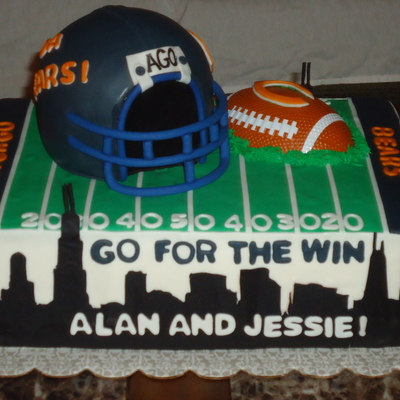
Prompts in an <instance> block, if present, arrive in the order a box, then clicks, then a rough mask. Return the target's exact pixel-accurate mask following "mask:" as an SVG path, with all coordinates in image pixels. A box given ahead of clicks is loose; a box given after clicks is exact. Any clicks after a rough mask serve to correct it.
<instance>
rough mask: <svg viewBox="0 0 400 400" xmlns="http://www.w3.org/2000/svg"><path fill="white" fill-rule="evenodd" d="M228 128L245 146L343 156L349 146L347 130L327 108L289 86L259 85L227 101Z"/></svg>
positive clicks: (280, 83)
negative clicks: (332, 151) (337, 152)
mask: <svg viewBox="0 0 400 400" xmlns="http://www.w3.org/2000/svg"><path fill="white" fill-rule="evenodd" d="M228 110H229V111H228V114H229V128H230V129H232V131H233V134H234V135H235V136H239V137H241V138H242V139H247V140H248V141H249V146H251V147H255V148H261V147H266V146H273V147H280V148H281V149H282V151H283V152H284V153H286V152H288V151H290V150H299V151H301V152H303V153H307V152H309V151H310V150H326V149H328V150H334V151H341V152H345V151H347V150H348V148H349V146H353V145H354V142H353V138H352V134H351V131H350V129H349V127H348V126H347V125H346V123H345V122H344V121H343V119H342V117H341V116H340V115H339V114H338V113H337V112H336V111H335V110H334V109H333V108H332V107H330V106H329V105H328V104H326V103H325V102H323V101H322V100H320V99H318V98H316V97H314V95H313V94H312V93H311V92H310V91H309V90H307V89H306V88H304V87H302V86H300V85H297V84H296V83H293V82H285V81H260V82H255V83H254V85H253V87H251V88H247V89H243V90H240V91H238V92H236V93H234V94H233V95H231V96H230V97H229V99H228Z"/></svg>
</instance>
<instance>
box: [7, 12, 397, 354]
mask: <svg viewBox="0 0 400 400" xmlns="http://www.w3.org/2000/svg"><path fill="white" fill-rule="evenodd" d="M138 15H139V16H140V21H142V22H141V23H142V24H141V25H140V30H139V31H140V34H141V33H142V32H146V33H148V29H149V27H151V26H154V20H153V19H155V20H156V21H157V24H156V25H157V33H156V34H154V35H150V39H149V41H150V42H151V43H150V45H151V46H153V47H148V46H149V43H145V41H142V44H141V46H144V47H147V49H145V48H140V49H135V51H137V52H138V53H137V54H141V56H140V57H136V55H137V54H136V53H134V52H130V53H126V54H124V57H123V58H124V64H123V65H124V68H125V70H124V72H123V74H122V77H121V75H119V78H116V77H114V76H111V78H110V79H109V82H108V85H106V86H107V89H106V94H107V96H106V100H105V102H104V103H102V102H101V101H100V97H101V96H100V94H104V93H102V92H101V91H100V90H97V89H96V90H94V89H93V87H94V86H96V84H98V85H99V86H101V84H102V83H104V79H105V78H104V77H105V76H107V74H106V75H104V76H103V75H102V74H103V73H106V72H108V73H111V72H112V71H113V70H111V69H110V68H111V67H113V68H115V71H117V72H118V71H119V70H118V68H119V67H118V66H117V63H116V62H113V61H112V57H107V60H106V61H104V64H101V66H100V67H99V68H100V69H96V68H97V61H93V62H92V59H91V57H90V56H91V55H93V54H94V53H93V54H89V53H90V51H89V50H88V49H90V47H91V46H94V43H101V44H104V46H105V47H106V48H107V46H111V44H113V45H115V42H113V40H112V38H110V39H109V40H108V39H107V40H106V39H104V40H100V39H99V38H98V37H97V36H96V35H95V34H94V33H95V32H96V30H97V27H96V26H97V23H98V21H100V22H101V26H102V27H104V25H105V24H106V25H107V24H110V25H111V26H113V27H117V28H118V29H117V34H118V35H120V37H124V35H123V32H120V31H119V29H122V28H120V27H121V26H123V27H124V28H126V27H127V26H128V28H129V31H130V32H131V33H132V35H135V34H137V31H136V27H135V26H133V25H129V24H130V21H131V18H132V19H133V20H135V18H137V16H138ZM122 20H123V21H125V23H121V21H122ZM150 21H152V22H151V24H150ZM149 24H150V25H149ZM164 24H165V25H164ZM171 24H172V25H173V28H170V27H171ZM160 26H161V27H163V26H164V27H168V29H172V31H171V32H174V33H173V34H171V38H167V39H166V36H165V35H164V34H163V30H162V28H160ZM85 27H86V28H87V29H84V28H85ZM158 29H160V31H158ZM105 31H106V32H108V30H107V29H106V30H105ZM181 31H182V28H181V27H179V26H178V25H177V24H175V23H173V22H172V21H170V20H168V19H166V18H165V17H163V16H160V15H159V14H155V13H153V12H148V11H145V10H138V9H126V8H124V7H106V8H103V9H99V10H97V11H95V12H94V13H92V14H89V16H86V17H83V19H81V20H78V21H77V22H75V23H73V24H72V25H70V26H69V27H67V28H66V29H65V30H64V31H62V32H61V33H60V34H59V35H57V36H56V37H54V38H53V39H50V40H49V41H47V42H46V44H45V46H44V47H43V49H42V50H41V52H40V55H39V57H41V63H42V64H41V65H40V66H39V70H38V71H37V73H36V75H35V83H34V101H33V102H32V101H30V100H29V99H3V100H0V288H1V300H0V338H1V339H0V344H1V345H2V346H24V347H25V346H28V347H73V348H96V349H101V348H128V349H255V348H268V347H302V348H309V347H326V348H335V347H336V348H346V347H349V346H351V347H385V346H399V345H400V335H399V333H400V300H399V292H400V262H399V260H400V246H399V244H400V240H399V239H400V236H399V234H400V230H399V228H400V214H399V213H398V209H399V206H400V204H399V203H400V200H399V199H400V196H399V189H400V185H399V182H398V179H399V177H398V176H399V175H400V157H399V149H398V140H399V137H400V136H399V135H400V132H399V118H398V115H397V113H396V112H395V109H394V108H393V106H392V105H391V104H390V103H389V102H387V101H385V100H380V99H349V98H345V99H330V100H324V104H326V105H329V107H332V109H333V110H335V111H334V112H335V113H336V112H337V113H338V115H340V117H341V118H342V120H343V121H345V122H346V124H345V125H346V129H350V130H351V135H352V136H351V137H348V136H346V135H347V133H346V134H345V135H344V137H346V141H347V144H348V146H349V147H357V146H356V145H355V143H356V141H354V138H355V137H356V136H357V135H358V134H360V135H361V136H362V141H364V142H365V144H366V145H367V148H368V149H369V150H368V151H370V154H367V153H366V152H361V153H362V155H360V153H357V154H356V155H355V156H354V155H353V157H351V158H350V159H348V158H346V157H345V156H342V154H346V153H347V152H346V151H337V150H329V151H333V152H335V153H340V154H339V155H338V156H337V157H336V156H335V155H333V156H332V154H331V153H329V152H326V151H325V150H323V149H322V150H321V149H317V150H311V151H309V152H307V154H301V155H300V156H299V155H298V150H296V149H294V150H293V151H294V152H295V153H293V152H292V151H287V152H286V153H285V152H284V153H285V154H284V155H283V156H282V154H281V153H282V151H281V152H280V153H279V151H278V150H281V149H279V148H277V147H274V148H273V152H274V153H276V152H277V151H278V153H279V155H278V156H277V157H275V159H274V160H272V159H271V158H270V155H268V156H267V158H268V159H266V156H265V154H264V152H262V153H260V152H258V153H257V152H256V153H257V154H258V155H255V153H254V152H253V151H251V152H250V153H251V154H250V155H249V154H248V153H249V152H246V151H242V150H243V149H246V148H248V143H247V142H246V143H245V144H244V145H243V143H242V142H245V139H243V138H238V137H235V124H236V122H235V120H234V117H233V115H232V114H233V111H232V109H231V110H229V112H228V104H229V102H228V101H227V99H226V98H225V95H224V94H223V92H222V90H221V89H220V88H219V86H218V85H217V84H216V83H215V82H213V80H212V75H211V69H212V59H211V57H210V56H209V54H208V52H207V50H206V48H205V45H204V43H203V42H202V41H201V40H200V39H199V38H198V37H197V36H196V35H195V34H193V33H187V32H186V31H185V32H184V33H183V39H182V36H181ZM85 32H89V34H88V35H87V36H85V35H86V33H85ZM70 37H72V38H73V40H72V42H69V41H68V40H69V38H70ZM160 37H161V39H160ZM172 38H173V39H174V40H177V41H178V42H179V45H176V44H175V42H174V41H172V42H171V43H165V41H166V40H167V41H168V40H172ZM176 38H178V39H176ZM94 39H96V40H97V41H94ZM77 40H80V41H81V44H82V46H81V47H80V48H79V51H78V53H74V57H73V58H71V57H72V56H71V54H73V50H74V46H73V43H75V45H76V41H77ZM74 41H75V42H74ZM143 43H144V44H143ZM87 44H88V46H89V47H86V50H85V51H83V50H82V49H84V48H85V46H86V45H87ZM64 46H65V47H64ZM166 46H170V47H166ZM121 49H123V45H122V44H121V46H120V47H119V49H117V50H115V51H116V53H118V51H121V52H123V51H125V50H121ZM192 49H194V50H192ZM110 51H111V50H110ZM144 51H147V53H143V52H144ZM97 53H98V52H96V54H94V55H95V56H96V57H97V56H98V54H97ZM105 54H106V55H108V52H107V51H106V52H105ZM143 54H145V55H146V54H147V56H146V57H144V58H143ZM126 56H129V57H126ZM161 56H162V57H164V58H162V59H158V61H157V57H161ZM165 57H167V58H168V60H167V58H165ZM110 59H111V61H110ZM178 59H179V60H180V61H179V62H180V63H181V65H179V66H178V62H177V60H178ZM143 60H144V61H143ZM192 60H194V61H193V62H194V64H192ZM70 62H73V63H72V64H71V63H70ZM146 62H150V64H148V65H147V67H148V69H147V72H148V70H149V67H153V68H156V69H158V71H159V72H160V71H161V72H160V73H159V74H158V75H157V74H155V75H151V74H150V75H148V74H147V73H146V68H143V65H142V64H141V63H146ZM197 62H199V64H197ZM109 63H111V65H110V64H109ZM113 63H114V64H113ZM154 63H155V64H157V66H156V65H155V64H154ZM167 64H168V66H166V67H165V68H166V69H168V71H163V68H164V67H163V65H167ZM173 64H175V65H173ZM188 64H189V67H190V68H188ZM200 66H201V68H200ZM170 68H171V69H172V70H170ZM176 68H177V69H176ZM178 69H179V71H178ZM132 71H133V72H132ZM135 71H136V73H137V74H138V75H139V77H138V78H137V77H136V78H137V79H136V78H135V77H134V73H135ZM203 71H204V72H203ZM164 72H166V74H167V75H168V80H172V81H174V83H177V84H178V85H177V87H179V88H181V87H182V86H183V85H186V86H188V85H190V82H192V80H195V79H197V78H195V77H197V76H198V77H199V79H200V82H201V84H199V85H198V87H200V86H201V89H198V88H197V86H196V85H192V90H194V91H195V92H196V93H197V94H196V96H195V97H196V103H197V105H199V104H203V105H202V106H201V107H202V109H203V111H202V112H201V115H200V116H198V118H199V119H200V123H197V122H193V120H194V117H193V115H191V116H190V117H189V119H186V120H184V121H181V123H180V125H179V126H178V127H177V126H176V119H177V118H176V116H175V115H174V118H173V119H172V120H173V121H172V123H171V124H172V126H171V125H170V126H169V127H167V130H166V131H165V132H168V135H164V136H162V135H161V141H162V142H163V144H162V146H161V147H159V148H158V149H157V151H155V152H154V153H153V155H152V154H151V153H152V151H151V150H149V149H151V148H152V145H151V144H149V142H150V143H152V142H153V141H156V140H157V138H156V136H157V135H155V134H153V133H154V132H152V131H153V130H156V131H159V130H161V128H160V127H159V126H158V121H155V122H154V121H153V119H154V117H153V118H152V117H150V118H149V117H148V115H147V114H146V118H148V119H150V120H151V122H154V123H155V125H151V129H149V130H147V131H146V130H145V129H144V125H145V124H144V122H143V120H144V119H145V118H144V119H142V120H141V118H140V117H141V113H143V110H144V108H140V107H139V110H140V112H138V113H136V114H135V116H134V118H133V117H132V118H130V117H128V114H129V110H127V106H125V105H124V104H125V103H124V102H127V101H131V102H133V101H136V100H137V98H139V97H140V96H139V95H140V94H145V93H146V92H148V93H151V92H152V90H151V89H152V88H153V86H154V87H156V86H157V85H159V84H161V85H162V86H163V83H162V82H159V81H158V80H162V78H160V77H162V76H163V75H164ZM117 75H118V74H117ZM114 78H115V79H114ZM125 78H126V79H130V82H131V83H130V85H131V87H130V88H127V87H125V85H126V82H125V81H124V79H125ZM176 80H178V82H175V81H176ZM155 81H157V82H155ZM132 82H133V83H132ZM152 82H153V83H152ZM91 85H92V86H91ZM132 86H133V87H138V86H139V87H140V90H139V92H140V93H133V92H134V90H135V89H133V90H132V91H131V90H130V89H131V88H132ZM195 86H196V87H195ZM203 86H204V87H203ZM121 87H123V88H124V90H123V91H122V92H120V93H119V94H118V95H116V93H117V91H118V90H120V88H121ZM193 87H195V89H193ZM85 90H88V91H89V94H88V95H87V97H86V94H85V93H84V92H85ZM177 90H178V91H180V89H177ZM169 91H170V88H169V87H167V86H164V89H163V90H162V91H161V92H160V93H161V94H162V96H163V97H162V101H161V103H162V104H164V103H165V102H166V101H167V100H166V97H165V96H166V93H167V92H169ZM132 93H133V94H132ZM179 93H180V94H181V95H182V96H186V91H185V89H183V90H182V91H180V92H179ZM59 97H61V100H60V102H61V103H60V104H59V103H58V101H59ZM232 98H233V96H232V97H231V98H230V99H229V101H231V99H232ZM206 99H208V100H212V101H211V102H209V101H208V100H207V101H206ZM74 100H76V101H74ZM89 100H92V103H91V102H90V101H89ZM112 101H114V104H113V106H112V107H110V104H111V102H112ZM146 101H147V100H144V101H143V105H145V104H146ZM168 102H173V101H172V100H171V99H170V98H168ZM74 103H78V104H79V107H78V108H77V109H76V110H75V109H74ZM183 103H185V104H186V101H183ZM147 104H148V103H147ZM162 104H161V105H162ZM185 104H184V105H185ZM101 105H102V106H103V109H107V110H108V112H109V113H108V114H106V115H103V114H105V113H101V112H100V111H99V110H100V109H101V107H100V106H101ZM161 105H160V104H159V105H158V109H160V108H162V107H161ZM92 106H93V107H94V108H92ZM99 107H100V108H99ZM189 108H191V107H189ZM124 110H125V111H124ZM175 111H176V110H175V109H174V107H172V108H171V109H170V113H169V114H168V115H171V113H174V112H175ZM118 112H121V113H125V114H124V115H125V116H124V118H125V119H126V120H129V128H126V126H125V120H124V122H123V123H118V118H117V116H116V115H117V114H118ZM62 113H64V114H63V115H62ZM228 115H229V116H230V117H229V119H228ZM335 118H336V117H335ZM136 119H139V120H140V121H139V123H138V127H135V128H131V126H134V124H135V123H136ZM120 120H121V117H120ZM131 120H132V121H131ZM203 121H204V122H203ZM205 121H206V122H205ZM228 121H229V124H230V126H229V127H230V128H231V131H232V132H231V133H230V136H231V147H230V148H229V145H228ZM243 122H244V121H243ZM127 123H128V122H127ZM115 124H117V126H118V127H117V128H115V126H116V125H115ZM118 124H119V125H118ZM99 126H100V127H102V128H101V129H100V128H98V127H99ZM187 126H188V127H189V128H187ZM125 129H127V131H125ZM129 129H132V130H137V131H139V133H140V136H141V137H143V139H142V138H141V137H139V136H138V135H139V133H138V132H133V133H134V135H133V136H132V138H131V140H133V141H134V142H138V141H139V139H140V141H143V143H144V144H143V146H144V147H145V148H146V149H145V150H143V153H140V152H139V153H136V152H135V151H133V150H132V152H131V151H130V150H129V151H128V152H127V153H128V154H125V153H124V151H123V150H121V147H120V146H119V145H117V146H116V148H113V146H112V143H113V141H116V142H118V141H125V140H126V139H127V138H128V136H129V133H130V131H129ZM199 129H200V130H201V131H204V132H207V134H203V133H201V134H199V135H197V133H196V132H197V130H199ZM85 130H87V131H89V132H84V131H85ZM208 130H209V132H208ZM92 131H93V132H92ZM149 132H150V134H149V135H147V134H148V133H149ZM171 132H173V133H171ZM156 133H159V132H156ZM146 135H147V136H146ZM98 136H103V137H102V139H101V140H100V141H99V140H98ZM196 136H198V137H197V139H195V140H193V141H192V140H190V139H188V137H191V138H193V137H196ZM177 137H179V138H180V137H182V138H183V139H182V141H184V142H185V143H186V145H185V144H184V145H181V146H180V147H179V146H178V147H179V149H178V150H174V151H172V154H171V153H170V151H171V149H168V150H167V153H163V147H164V144H165V143H166V142H167V141H168V140H170V139H175V138H177ZM204 137H205V139H204ZM102 141H104V143H103V144H100V145H99V142H102ZM238 141H240V143H239V144H238ZM188 142H189V145H188V144H187V143H188ZM89 143H90V146H89ZM107 143H108V144H107ZM146 143H147V144H146ZM190 143H191V144H190ZM103 145H104V147H102V146H103ZM175 145H176V141H174V147H175ZM268 147H269V146H268ZM361 147H362V146H361ZM90 149H92V150H90ZM321 151H322V156H321V153H320V152H321ZM102 152H103V153H105V156H101V155H100V154H101V153H102ZM158 152H161V154H159V153H158ZM300 153H301V151H300ZM328 153H329V154H328ZM138 154H139V155H138ZM181 154H184V156H181ZM260 154H261V155H260ZM293 154H294V156H293ZM318 154H319V155H318ZM327 154H328V156H327ZM125 156H129V157H130V159H133V160H134V161H132V162H127V163H125V164H124V163H123V162H122V165H121V164H119V165H118V166H117V167H115V166H114V164H118V163H121V159H123V158H126V157H125ZM182 157H183V158H182ZM280 157H283V158H282V159H281V158H280ZM140 158H143V159H144V160H145V161H146V162H144V163H140V162H139V163H137V160H139V159H140ZM293 158H295V159H296V160H297V161H293ZM321 158H322V159H323V161H321ZM158 159H163V161H168V162H167V163H165V162H164V163H163V164H162V165H159V164H157V161H156V162H153V161H154V160H158ZM290 160H292V162H290ZM315 160H317V161H315ZM327 160H328V161H329V162H327ZM182 163H183V164H184V168H183V169H184V172H182V166H181V164H182ZM103 164H104V168H103ZM99 165H101V168H100V169H99V168H98V167H99ZM127 169H132V170H129V171H127ZM193 171H195V174H193V173H192V172H193ZM130 173H132V174H130ZM128 174H130V175H129V176H128V177H127V176H126V175H128ZM116 176H118V179H117V178H115V177H116ZM197 177H200V178H199V179H198V178H197ZM204 177H206V178H205V179H202V178H204ZM207 177H208V178H207ZM123 179H125V180H126V182H127V184H129V189H125V184H124V185H121V183H120V181H122V180H123ZM121 186H124V189H121ZM158 186H161V189H158ZM165 188H168V189H167V190H166V191H165ZM171 188H173V189H171ZM146 189H149V190H146Z"/></svg>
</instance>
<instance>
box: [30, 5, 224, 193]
mask: <svg viewBox="0 0 400 400" xmlns="http://www.w3.org/2000/svg"><path fill="white" fill-rule="evenodd" d="M211 63H212V59H211V57H210V56H209V54H208V52H207V50H206V47H205V46H204V43H202V41H201V40H200V39H199V38H198V37H197V36H196V35H194V34H193V33H191V32H189V31H187V30H185V29H184V28H183V27H182V26H180V25H179V24H178V23H176V22H175V21H173V20H171V19H169V18H167V17H165V16H164V15H161V14H158V13H156V12H153V11H148V10H143V9H138V8H128V7H122V6H107V7H103V8H100V9H98V10H95V11H94V12H92V13H91V14H88V15H87V16H85V17H83V18H81V19H79V20H77V21H75V22H74V23H72V24H71V25H69V26H67V27H66V28H65V29H64V30H62V31H61V32H60V33H59V34H57V35H56V36H55V37H54V38H53V39H49V40H48V41H47V42H46V43H45V45H44V46H43V48H42V50H41V51H40V53H39V70H38V71H37V72H36V74H35V78H34V88H33V91H34V97H35V101H36V112H37V117H38V125H39V130H40V134H41V137H42V141H43V144H44V146H45V148H46V150H47V152H48V153H49V155H50V156H51V157H52V158H53V159H54V161H55V162H56V163H57V164H58V165H60V166H61V167H62V168H64V169H65V170H67V171H69V172H71V173H75V174H78V175H82V176H86V177H90V178H96V179H103V180H105V181H106V182H107V184H108V185H109V186H110V187H111V188H112V189H114V190H116V191H118V192H121V193H124V194H129V195H135V196H158V195H168V194H174V193H180V192H185V191H189V190H192V189H196V188H199V187H201V186H204V185H207V184H209V183H211V182H213V181H214V180H215V179H217V178H218V177H220V176H221V175H222V174H223V173H224V172H225V170H226V169H227V167H228V164H229V144H228V116H227V101H226V97H225V94H224V92H223V91H222V89H221V88H220V86H219V85H218V84H217V83H216V82H215V81H214V80H213V77H212V73H211ZM216 150H218V152H219V163H218V165H217V166H216V167H214V169H212V170H211V171H208V172H207V174H205V175H202V176H199V177H197V176H196V172H195V164H196V163H204V162H206V160H207V155H209V154H210V153H212V152H214V151H216ZM178 165H179V166H183V169H184V174H183V175H184V177H183V178H182V181H181V182H176V184H175V182H174V184H173V185H169V186H166V185H163V184H162V182H160V187H135V186H128V185H125V184H123V183H122V182H123V181H124V180H125V179H126V178H127V177H128V175H130V174H134V173H136V172H140V171H147V170H154V169H162V168H166V167H173V166H178Z"/></svg>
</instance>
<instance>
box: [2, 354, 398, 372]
mask: <svg viewBox="0 0 400 400" xmlns="http://www.w3.org/2000/svg"><path fill="white" fill-rule="evenodd" d="M398 368H400V348H398V347H396V348H381V349H362V348H353V349H259V350H201V351H198V350H197V351H195V350H193V351H173V350H88V349H67V348H58V349H55V348H50V349H39V348H27V347H22V348H21V347H2V348H0V376H2V377H5V376H18V375H24V374H26V373H28V372H30V371H32V370H33V369H37V370H38V371H40V372H42V373H43V374H45V375H49V376H54V377H67V376H71V375H76V374H78V373H80V372H82V371H84V370H90V371H91V372H92V373H94V374H95V375H97V376H101V377H105V378H122V377H127V376H129V375H131V374H133V373H134V372H136V371H138V370H141V371H142V372H143V373H145V374H147V375H149V376H152V377H172V376H179V375H182V374H183V373H185V372H186V371H188V370H191V371H193V372H195V373H197V374H198V375H200V376H203V377H215V378H217V377H218V378H219V377H229V376H232V375H234V374H236V373H237V372H238V371H241V370H243V371H246V372H248V373H250V374H254V375H259V376H277V375H283V374H286V373H288V372H289V371H291V370H297V371H299V372H301V373H303V374H305V375H314V376H330V375H335V374H337V373H339V372H340V371H342V370H343V369H349V370H351V371H353V372H355V373H358V374H361V375H366V376H379V375H385V374H389V373H390V372H391V371H392V370H393V369H398Z"/></svg>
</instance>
